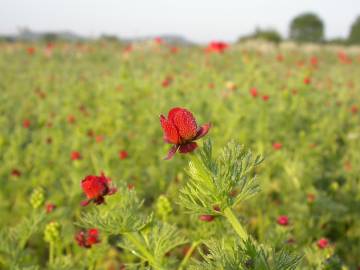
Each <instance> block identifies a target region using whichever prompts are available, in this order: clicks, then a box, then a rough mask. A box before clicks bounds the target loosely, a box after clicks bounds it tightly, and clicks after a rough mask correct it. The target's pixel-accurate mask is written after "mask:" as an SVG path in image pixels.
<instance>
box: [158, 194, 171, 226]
mask: <svg viewBox="0 0 360 270" xmlns="http://www.w3.org/2000/svg"><path fill="white" fill-rule="evenodd" d="M172 211H173V209H172V207H171V203H170V201H169V199H168V198H167V197H166V196H165V195H160V196H159V198H158V200H157V202H156V214H157V215H158V216H159V217H160V218H161V219H162V220H164V221H166V220H167V219H168V217H169V215H170V214H171V213H172Z"/></svg>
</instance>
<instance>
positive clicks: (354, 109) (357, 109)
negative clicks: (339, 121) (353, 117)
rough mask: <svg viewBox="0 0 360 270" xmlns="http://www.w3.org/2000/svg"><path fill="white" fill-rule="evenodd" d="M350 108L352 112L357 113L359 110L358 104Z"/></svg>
mask: <svg viewBox="0 0 360 270" xmlns="http://www.w3.org/2000/svg"><path fill="white" fill-rule="evenodd" d="M350 110H351V113H352V114H356V113H357V112H358V111H359V108H358V106H356V105H352V106H351V109H350Z"/></svg>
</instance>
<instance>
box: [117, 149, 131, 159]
mask: <svg viewBox="0 0 360 270" xmlns="http://www.w3.org/2000/svg"><path fill="white" fill-rule="evenodd" d="M128 156H129V153H128V152H127V151H125V150H121V151H120V152H119V158H120V159H121V160H124V159H126V158H127V157H128Z"/></svg>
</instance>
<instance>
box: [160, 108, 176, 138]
mask: <svg viewBox="0 0 360 270" xmlns="http://www.w3.org/2000/svg"><path fill="white" fill-rule="evenodd" d="M160 123H161V127H162V129H163V131H164V140H165V141H166V142H168V143H173V144H178V143H179V142H180V136H179V133H178V131H177V129H176V127H175V125H174V124H173V123H172V122H171V121H169V120H167V119H166V118H165V117H164V116H163V115H160Z"/></svg>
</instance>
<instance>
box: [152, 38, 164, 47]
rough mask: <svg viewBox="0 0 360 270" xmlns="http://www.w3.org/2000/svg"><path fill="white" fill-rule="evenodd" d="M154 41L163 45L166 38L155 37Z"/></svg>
mask: <svg viewBox="0 0 360 270" xmlns="http://www.w3.org/2000/svg"><path fill="white" fill-rule="evenodd" d="M154 42H155V43H156V44H157V45H161V44H163V43H164V40H163V39H162V38H161V37H156V38H154Z"/></svg>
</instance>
